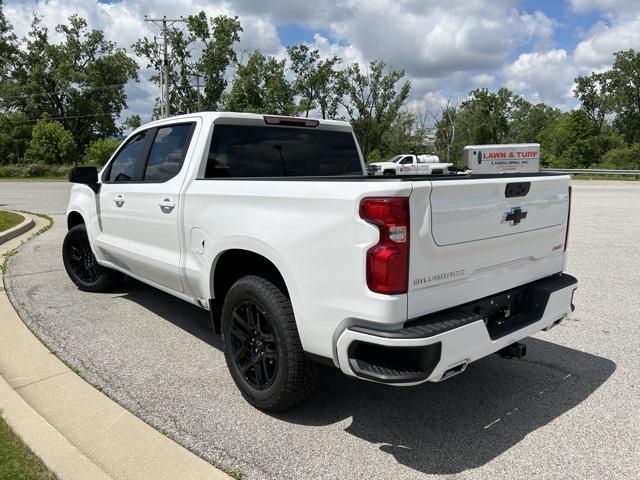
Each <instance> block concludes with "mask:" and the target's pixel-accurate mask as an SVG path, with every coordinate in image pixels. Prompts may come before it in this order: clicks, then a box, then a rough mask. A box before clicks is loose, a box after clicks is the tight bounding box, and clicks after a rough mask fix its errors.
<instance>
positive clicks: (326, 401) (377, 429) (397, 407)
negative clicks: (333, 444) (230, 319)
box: [279, 327, 616, 474]
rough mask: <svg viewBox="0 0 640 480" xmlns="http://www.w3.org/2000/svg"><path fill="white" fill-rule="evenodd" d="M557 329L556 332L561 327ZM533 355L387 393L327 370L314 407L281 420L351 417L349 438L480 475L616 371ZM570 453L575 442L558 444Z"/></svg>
mask: <svg viewBox="0 0 640 480" xmlns="http://www.w3.org/2000/svg"><path fill="white" fill-rule="evenodd" d="M558 328H559V327H558ZM525 343H526V344H527V348H528V351H529V353H528V355H527V356H526V357H525V358H524V359H522V360H505V359H502V358H500V357H499V356H497V355H492V356H490V357H487V358H485V359H482V360H479V361H478V362H476V363H473V364H471V365H470V366H469V368H468V370H467V372H466V373H464V374H462V375H460V376H457V377H454V378H452V379H450V380H447V381H445V382H442V383H437V384H432V383H427V384H423V385H420V386H417V387H404V388H403V387H390V386H385V385H378V384H373V383H369V382H363V381H358V380H353V379H350V378H347V377H345V376H344V375H342V374H341V373H340V372H337V371H335V370H334V369H327V372H326V374H325V375H324V376H323V379H322V381H321V384H320V386H319V389H318V391H317V392H316V394H315V397H314V398H313V400H312V402H310V403H309V404H308V405H306V406H303V407H301V408H300V409H298V410H296V411H294V412H292V413H290V414H287V415H283V416H280V417H279V418H281V419H282V420H287V421H290V422H295V423H299V424H304V425H309V426H313V425H318V426H321V425H327V424H332V423H335V422H338V421H340V420H343V419H345V418H348V417H352V422H351V425H349V427H347V428H346V431H347V432H348V433H350V434H352V435H355V436H356V437H358V438H361V439H363V440H366V441H368V442H371V443H374V444H379V445H380V446H379V448H380V450H381V451H383V452H385V453H388V454H390V455H393V457H394V458H395V459H396V461H398V462H399V463H401V464H403V465H406V466H407V467H410V468H412V469H415V470H418V471H421V472H424V473H428V474H456V473H461V472H463V471H465V470H468V469H473V468H477V467H480V466H482V465H484V464H486V463H487V462H489V461H491V460H492V459H494V458H496V457H497V456H499V455H500V454H502V453H504V452H506V451H507V450H509V449H510V448H511V447H513V446H515V445H516V444H517V443H518V442H520V441H521V440H522V439H524V438H525V437H526V436H527V435H528V434H529V433H532V432H534V431H535V430H537V429H538V428H540V427H543V426H545V425H547V424H548V423H550V422H552V421H553V420H554V419H556V418H557V417H559V416H561V415H562V414H564V413H565V412H567V411H569V410H571V409H572V408H574V407H576V406H577V405H579V404H580V403H581V402H583V401H584V400H586V399H587V398H588V397H589V395H591V393H593V392H594V391H595V390H596V389H597V388H598V387H599V386H600V385H602V384H603V383H604V382H605V381H606V380H607V379H608V378H609V377H610V376H611V374H612V373H613V372H614V371H615V368H616V365H615V363H614V362H612V361H611V360H608V359H606V358H602V357H599V356H596V355H591V354H588V353H584V352H580V351H578V350H573V349H571V348H566V347H563V346H560V345H557V344H554V343H549V342H545V341H542V340H538V339H535V338H528V339H526V340H525ZM559 442H560V445H567V446H569V447H567V448H570V444H571V442H572V438H566V439H564V440H562V439H559Z"/></svg>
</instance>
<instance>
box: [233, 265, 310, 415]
mask: <svg viewBox="0 0 640 480" xmlns="http://www.w3.org/2000/svg"><path fill="white" fill-rule="evenodd" d="M221 327H222V340H223V342H224V356H225V360H226V362H227V367H228V368H229V373H231V377H232V378H233V381H234V382H235V384H236V386H237V387H238V389H239V390H240V392H241V393H242V396H243V397H244V398H245V399H246V400H247V401H248V402H249V403H250V404H251V405H253V406H255V407H257V408H260V409H262V410H265V411H268V412H282V411H284V410H287V409H289V408H291V407H294V406H295V405H298V404H300V403H303V402H304V401H305V400H306V399H307V398H309V396H310V395H311V393H312V392H313V389H314V386H315V384H316V379H317V374H318V369H317V365H316V364H315V363H314V362H313V361H312V360H311V359H310V358H309V357H308V356H307V355H306V354H305V352H304V350H303V348H302V344H301V342H300V336H299V335H298V328H297V325H296V319H295V316H294V314H293V307H292V306H291V300H290V299H289V297H288V295H287V294H286V289H285V288H284V287H283V284H282V283H281V282H277V281H276V282H273V281H270V280H268V279H266V278H262V277H259V276H257V275H247V276H245V277H242V278H240V279H238V280H236V282H235V283H234V284H233V285H232V286H231V288H230V289H229V291H228V292H227V294H226V295H225V298H224V304H223V306H222V315H221Z"/></svg>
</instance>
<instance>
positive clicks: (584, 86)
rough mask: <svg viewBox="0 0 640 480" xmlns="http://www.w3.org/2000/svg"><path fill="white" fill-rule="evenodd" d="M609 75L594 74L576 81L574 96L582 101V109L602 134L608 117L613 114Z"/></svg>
mask: <svg viewBox="0 0 640 480" xmlns="http://www.w3.org/2000/svg"><path fill="white" fill-rule="evenodd" d="M608 77H609V75H608V74H607V73H593V74H591V75H587V76H580V77H577V78H576V79H575V82H576V86H575V88H574V89H573V94H574V95H575V97H576V98H577V99H578V100H579V101H580V103H581V105H582V109H583V110H584V111H585V112H586V113H587V115H589V118H591V121H592V122H593V125H594V127H595V128H596V130H597V131H598V132H602V129H603V128H604V126H605V122H606V118H607V115H609V114H610V113H612V112H613V102H612V98H611V95H610V92H609V90H610V88H611V85H610V79H609V78H608Z"/></svg>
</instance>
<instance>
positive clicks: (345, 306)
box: [62, 112, 577, 411]
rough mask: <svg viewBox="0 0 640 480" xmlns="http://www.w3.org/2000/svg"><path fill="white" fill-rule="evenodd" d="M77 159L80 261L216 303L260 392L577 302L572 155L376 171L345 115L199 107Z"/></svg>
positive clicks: (448, 368) (95, 278) (237, 371)
mask: <svg viewBox="0 0 640 480" xmlns="http://www.w3.org/2000/svg"><path fill="white" fill-rule="evenodd" d="M478 152H480V154H481V156H480V157H479V158H481V162H482V164H485V161H486V160H485V157H484V152H483V151H481V150H476V153H475V155H476V156H477V155H478ZM527 155H528V154H527ZM506 158H510V156H509V155H507V157H506ZM514 158H518V156H517V155H515V157H514ZM525 158H532V157H525ZM487 160H489V159H487ZM69 179H70V181H71V182H74V184H75V185H74V186H73V188H72V190H71V197H70V199H69V206H68V209H67V220H66V221H67V227H68V232H67V235H66V237H65V239H64V244H63V245H62V257H63V260H64V266H65V269H66V271H67V273H68V275H69V277H70V278H71V280H72V281H73V282H74V283H75V284H76V285H77V286H78V288H80V289H82V290H86V291H90V292H103V291H108V290H109V289H113V288H115V286H116V285H117V284H118V282H119V281H120V280H121V279H122V277H123V275H128V276H131V277H133V278H136V279H138V280H140V281H142V282H145V283H147V284H149V285H151V286H153V287H155V288H158V289H160V290H163V291H165V292H167V293H169V294H171V295H174V296H176V297H178V298H180V299H182V300H185V301H187V302H191V303H193V304H195V305H198V306H200V307H201V308H203V309H206V310H208V311H209V312H210V318H211V323H212V326H213V329H214V331H215V332H217V333H219V334H221V335H222V340H223V344H224V349H225V357H226V362H227V366H228V368H229V372H230V375H231V377H232V378H233V380H234V381H235V383H236V385H237V386H238V388H239V390H240V391H241V392H242V394H243V395H244V397H245V398H246V399H247V401H249V402H250V403H251V404H253V405H255V406H256V407H258V408H261V409H264V410H268V411H282V410H285V409H287V408H290V407H292V406H293V405H295V404H297V403H299V402H301V401H303V400H304V399H305V398H307V397H308V396H309V395H310V394H311V392H312V391H313V385H314V383H315V381H316V379H317V375H318V371H319V370H318V368H317V364H318V362H322V363H326V364H329V365H333V366H335V367H337V368H339V369H340V370H341V371H342V372H344V373H345V374H346V375H350V376H352V377H357V378H361V379H366V380H368V381H374V382H381V383H386V384H390V385H416V384H419V383H422V382H426V381H433V382H438V381H440V380H444V379H447V378H449V377H452V376H454V375H457V374H460V373H462V372H463V371H464V370H465V368H466V367H467V365H468V364H470V363H471V362H474V361H476V360H478V359H481V358H482V357H485V356H487V355H489V354H491V353H495V352H502V354H504V355H506V356H513V355H516V356H521V355H523V354H524V351H523V345H522V344H519V343H517V342H518V341H519V340H522V339H523V338H525V337H527V336H529V335H531V334H533V333H535V332H538V331H539V330H544V329H548V328H550V327H552V326H553V325H555V324H557V323H558V322H560V321H561V320H562V319H563V318H564V317H565V316H566V315H567V314H568V313H569V312H571V310H572V298H573V292H574V290H575V289H576V286H577V281H576V279H575V278H574V277H572V276H570V275H567V274H565V273H563V269H564V265H565V255H566V252H565V251H566V248H567V235H568V232H569V229H568V226H569V225H568V222H569V208H570V194H569V193H570V190H569V188H570V187H569V177H568V176H567V175H560V174H551V173H539V172H531V173H495V174H486V173H475V172H474V173H473V174H466V175H401V176H369V175H367V174H366V171H365V164H364V161H363V159H362V156H361V154H360V149H359V148H358V144H357V142H356V138H355V136H354V134H353V131H352V129H351V126H350V125H349V124H348V123H345V122H336V121H329V120H312V119H308V118H292V117H276V116H269V115H265V116H263V115H255V114H240V113H224V112H222V113H220V112H215V113H213V112H202V113H197V114H190V115H183V116H179V117H173V118H167V119H163V120H158V121H155V122H152V123H149V124H147V125H144V126H142V127H140V128H138V129H136V130H135V131H134V132H133V133H131V134H130V135H129V137H128V138H127V139H126V140H125V142H124V143H123V144H122V145H121V146H120V147H119V148H118V150H117V151H116V152H115V153H114V154H113V156H112V157H111V159H110V160H109V162H108V163H107V164H106V165H105V166H104V168H102V170H101V171H100V172H98V171H97V170H96V168H95V167H76V168H74V169H72V170H71V172H70V174H69ZM96 321H98V319H96ZM193 367H194V368H198V367H197V365H194V366H193ZM468 394H469V395H472V394H473V392H468ZM425 401H426V400H425ZM425 405H426V406H427V407H428V402H427V403H426V404H425ZM389 408H396V406H393V405H390V406H389Z"/></svg>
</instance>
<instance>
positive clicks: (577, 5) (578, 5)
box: [570, 0, 640, 13]
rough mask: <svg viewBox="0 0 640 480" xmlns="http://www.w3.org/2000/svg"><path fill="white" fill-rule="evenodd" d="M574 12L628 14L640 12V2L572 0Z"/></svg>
mask: <svg viewBox="0 0 640 480" xmlns="http://www.w3.org/2000/svg"><path fill="white" fill-rule="evenodd" d="M570 3H571V7H572V9H573V11H574V12H577V13H587V12H591V11H593V10H600V11H603V12H614V11H617V12H620V11H624V12H628V11H634V10H640V2H638V1H637V0H570Z"/></svg>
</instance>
